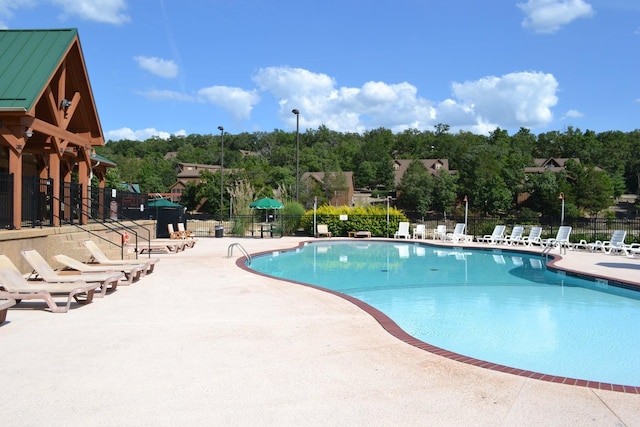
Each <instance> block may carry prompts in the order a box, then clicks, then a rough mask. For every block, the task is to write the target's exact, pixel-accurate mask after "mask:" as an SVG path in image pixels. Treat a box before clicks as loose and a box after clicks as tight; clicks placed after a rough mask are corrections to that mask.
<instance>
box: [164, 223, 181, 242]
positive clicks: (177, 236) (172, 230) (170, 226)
mask: <svg viewBox="0 0 640 427" xmlns="http://www.w3.org/2000/svg"><path fill="white" fill-rule="evenodd" d="M167 231H168V232H169V238H170V239H182V234H181V233H180V232H179V231H176V230H175V228H173V224H171V223H169V224H167Z"/></svg>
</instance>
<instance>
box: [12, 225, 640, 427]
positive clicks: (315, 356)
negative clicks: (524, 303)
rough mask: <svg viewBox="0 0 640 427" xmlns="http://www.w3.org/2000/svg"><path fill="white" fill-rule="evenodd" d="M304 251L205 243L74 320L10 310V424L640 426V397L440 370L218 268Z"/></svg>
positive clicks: (306, 296) (401, 346) (251, 242)
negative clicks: (276, 252) (245, 255)
mask: <svg viewBox="0 0 640 427" xmlns="http://www.w3.org/2000/svg"><path fill="white" fill-rule="evenodd" d="M306 240H310V238H293V237H285V238H281V239H238V238H226V237H225V238H200V239H198V242H197V244H196V245H195V247H194V248H192V249H188V250H186V251H183V252H178V253H175V254H161V255H157V256H158V257H160V258H161V261H160V262H159V263H158V264H157V265H156V268H155V272H154V273H153V274H151V275H149V276H147V277H145V278H144V279H143V280H141V281H140V282H139V283H135V284H133V285H131V286H128V287H119V288H118V290H117V291H116V292H114V293H113V294H111V295H108V296H106V297H105V298H103V299H99V300H97V301H95V302H94V303H92V304H90V305H88V306H77V307H76V308H72V310H70V311H69V313H67V314H52V313H49V312H46V311H44V310H42V309H41V307H42V305H41V304H36V303H29V302H25V303H23V304H20V305H19V306H18V308H13V309H10V310H9V313H8V316H7V321H8V322H7V323H5V324H4V325H3V326H1V327H0V343H1V345H0V358H1V360H2V364H1V366H0V377H1V378H2V384H3V390H4V393H3V404H2V411H1V412H2V418H1V419H2V423H3V425H6V426H24V425H69V426H75V425H77V426H80V425H83V426H84V425H88V424H94V425H120V426H126V425H136V426H139V425H160V426H169V425H189V424H191V425H205V424H206V425H212V424H220V425H221V424H225V425H323V426H325V425H394V426H395V425H465V426H467V425H476V426H477V425H492V426H494V425H554V426H575V425H597V426H607V425H611V426H619V425H626V426H633V425H640V395H639V394H631V393H622V392H614V391H607V390H596V389H593V388H587V387H579V386H569V385H563V384H556V383H552V382H547V381H540V380H535V379H530V378H525V377H520V376H515V375H510V374H506V373H501V372H497V371H492V370H489V369H484V368H480V367H475V366H471V365H468V364H465V363H460V362H456V361H453V360H449V359H446V358H444V357H440V356H437V355H434V354H432V353H429V352H426V351H423V350H420V349H418V348H416V347H413V346H411V345H409V344H407V343H405V342H402V341H400V340H398V339H397V338H395V337H393V336H391V335H390V334H389V333H387V332H386V331H385V330H384V329H383V328H382V327H381V326H380V325H379V324H378V322H377V321H376V320H375V319H373V318H372V317H371V316H370V315H369V314H367V313H365V312H364V311H362V310H361V309H360V308H358V307H356V306H355V305H353V304H352V303H350V302H348V301H346V300H344V299H342V298H339V297H337V296H335V295H332V294H329V293H326V292H322V291H318V290H315V289H311V288H307V287H304V286H299V285H296V284H292V283H288V282H283V281H279V280H274V279H271V278H267V277H264V276H260V275H257V274H252V273H249V272H247V271H245V270H243V269H240V268H238V267H237V266H236V260H237V258H239V257H241V256H242V254H241V252H240V251H239V250H235V251H234V253H233V257H231V258H227V250H228V247H229V245H231V244H232V243H240V244H241V245H242V246H243V247H244V248H245V249H246V250H247V251H248V252H249V253H256V252H261V251H267V250H272V249H284V248H291V247H295V246H297V245H298V244H299V243H300V242H302V241H306ZM427 243H435V242H433V241H427ZM438 243H440V242H438ZM476 245H479V244H476V243H473V244H469V245H468V246H476ZM479 246H484V247H486V245H479ZM236 249H237V248H236ZM537 251H538V252H539V251H540V249H539V248H538V249H537ZM555 254H557V252H556V253H555ZM155 256H156V255H154V257H155ZM555 266H556V267H558V268H563V269H567V270H571V271H576V272H584V273H588V274H593V275H596V276H598V277H602V278H606V277H608V278H618V279H623V280H626V281H628V282H635V283H638V284H639V285H640V259H629V258H625V257H623V256H610V255H604V254H602V253H589V252H585V251H568V252H567V254H566V255H563V258H562V259H561V260H559V261H556V262H555ZM636 326H637V325H630V327H636Z"/></svg>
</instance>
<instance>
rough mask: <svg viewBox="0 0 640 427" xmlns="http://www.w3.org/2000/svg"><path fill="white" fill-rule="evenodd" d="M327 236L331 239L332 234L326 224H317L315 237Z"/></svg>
mask: <svg viewBox="0 0 640 427" xmlns="http://www.w3.org/2000/svg"><path fill="white" fill-rule="evenodd" d="M321 236H327V237H329V238H331V237H333V234H331V232H330V231H329V226H328V225H327V224H318V225H317V226H316V237H321Z"/></svg>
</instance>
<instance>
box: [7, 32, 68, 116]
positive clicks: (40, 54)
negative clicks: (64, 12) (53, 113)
mask: <svg viewBox="0 0 640 427" xmlns="http://www.w3.org/2000/svg"><path fill="white" fill-rule="evenodd" d="M77 35H78V30H77V29H76V28H68V29H54V30H0V111H1V110H3V109H9V110H20V109H24V110H25V111H29V110H31V108H32V107H33V106H34V104H35V103H36V102H37V101H38V96H39V95H40V93H42V90H43V88H44V87H45V86H46V84H47V82H48V81H49V80H50V78H51V76H52V75H53V73H54V72H55V71H56V69H57V67H58V66H59V64H60V62H61V61H62V59H63V58H64V55H65V53H66V52H67V50H68V49H69V46H70V45H71V43H72V42H73V40H74V39H75V38H76V37H77Z"/></svg>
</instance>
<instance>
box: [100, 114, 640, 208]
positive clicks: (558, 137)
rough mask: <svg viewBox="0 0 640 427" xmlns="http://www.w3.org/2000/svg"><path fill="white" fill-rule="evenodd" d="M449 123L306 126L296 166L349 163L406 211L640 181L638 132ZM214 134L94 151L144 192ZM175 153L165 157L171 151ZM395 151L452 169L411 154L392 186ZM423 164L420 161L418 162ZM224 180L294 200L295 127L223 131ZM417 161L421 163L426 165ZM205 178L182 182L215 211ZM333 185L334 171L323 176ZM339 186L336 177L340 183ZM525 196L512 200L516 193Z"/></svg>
mask: <svg viewBox="0 0 640 427" xmlns="http://www.w3.org/2000/svg"><path fill="white" fill-rule="evenodd" d="M449 130H450V128H449V126H448V125H446V124H438V125H436V126H435V127H434V130H433V131H419V130H416V129H409V130H406V131H404V132H401V133H396V134H394V133H393V132H392V131H391V130H388V129H385V128H379V129H374V130H370V131H366V132H364V133H350V132H336V131H332V130H330V129H328V128H327V127H325V126H320V127H319V128H317V129H307V130H306V131H304V132H302V133H300V138H299V173H300V175H302V174H303V173H304V172H325V174H327V176H333V177H335V176H338V177H339V176H340V173H341V172H343V171H352V172H353V174H354V180H355V185H356V188H368V189H372V190H373V191H374V194H378V195H380V196H381V197H386V196H392V197H396V196H397V200H396V203H397V205H398V206H399V207H401V208H402V209H405V210H407V211H409V212H414V213H419V214H426V213H427V212H430V211H438V212H447V211H450V210H452V209H453V208H454V206H455V205H456V203H457V204H458V205H459V203H460V201H461V200H462V199H463V197H465V196H467V198H468V201H469V208H470V209H471V210H472V211H475V212H479V213H496V212H505V213H509V212H513V211H514V210H516V209H520V210H522V209H528V210H530V211H531V212H532V213H538V214H544V213H545V212H547V211H548V210H550V209H555V210H557V206H558V204H559V200H558V197H559V194H560V193H562V194H563V196H564V201H565V203H566V207H567V211H568V213H569V214H571V212H572V210H574V211H575V214H576V215H579V214H595V213H597V212H599V211H601V210H603V209H605V208H607V207H608V206H610V205H611V204H613V202H614V200H615V198H617V197H619V196H620V195H621V194H624V193H637V192H638V181H639V180H640V157H638V155H637V154H638V153H639V152H640V130H634V131H632V132H622V131H607V132H601V133H596V132H593V131H590V130H587V131H581V130H580V129H576V128H573V127H569V128H567V129H566V130H565V131H563V132H559V131H551V132H545V133H541V134H538V135H535V134H533V133H531V132H530V130H528V129H526V128H520V130H519V131H518V132H516V133H514V134H512V135H509V133H508V132H507V131H506V130H503V129H499V128H498V129H496V130H494V131H493V132H491V133H490V134H489V135H478V134H474V133H471V132H465V131H460V132H458V133H451V132H450V131H449ZM221 144H222V138H221V136H220V135H214V134H211V135H199V134H191V135H187V136H171V137H169V138H168V139H160V138H150V139H147V140H146V141H142V142H141V141H132V140H120V141H108V142H107V144H106V145H105V146H104V147H98V149H97V151H98V154H100V155H102V156H104V157H106V158H108V159H110V160H112V161H113V162H115V163H116V164H117V168H115V169H113V170H110V171H109V174H108V181H109V182H108V183H107V185H109V186H113V187H117V186H118V185H119V184H120V183H125V182H126V183H137V184H139V185H140V188H141V189H142V191H144V192H148V193H154V192H159V193H164V192H167V191H168V190H169V188H170V187H171V186H172V185H173V184H174V183H175V182H176V179H177V178H176V164H177V163H178V162H183V163H200V164H220V160H221V154H222V151H221V148H222V147H221ZM170 153H172V155H168V154H170ZM550 157H555V158H576V159H579V163H577V162H572V161H570V162H568V163H567V164H566V168H565V170H564V171H563V172H561V173H550V172H549V173H540V174H525V171H524V168H525V167H528V166H533V165H534V163H533V159H534V158H550ZM393 159H414V160H417V159H448V161H449V167H450V169H451V170H455V171H456V173H455V174H453V175H448V174H438V175H436V176H432V175H430V174H429V173H428V172H427V171H426V169H424V167H422V165H421V163H419V162H412V164H411V166H410V167H409V169H408V170H407V173H405V176H404V179H403V181H402V182H401V184H400V186H399V188H397V189H396V188H394V187H395V186H394V170H393V163H392V161H393ZM421 167H422V168H421ZM224 168H225V176H224V182H225V188H224V189H223V191H224V193H225V194H224V196H225V197H223V203H227V204H228V203H229V200H228V199H229V197H228V196H229V194H230V193H232V192H233V191H234V189H233V185H234V183H239V182H241V183H243V185H247V184H249V185H250V186H251V189H252V191H253V193H255V196H256V197H263V196H269V197H270V196H273V190H276V189H277V190H278V191H279V192H280V195H281V196H282V197H284V198H287V199H289V200H290V199H291V198H292V196H293V195H294V193H293V188H295V185H296V134H295V132H284V131H282V130H277V129H276V130H274V131H273V132H253V133H248V132H243V133H239V134H225V135H224ZM423 169H424V170H423ZM202 178H203V182H202V183H201V184H200V185H197V186H195V185H194V186H191V188H188V189H187V191H186V194H185V196H184V197H185V201H184V202H187V203H189V204H190V205H192V206H188V207H189V208H193V207H194V206H193V205H195V204H197V203H199V201H201V200H202V199H203V198H206V199H207V200H208V205H207V209H208V210H210V211H211V212H220V211H225V210H226V209H228V205H227V206H220V178H219V176H218V174H217V173H216V174H204V175H203V176H202ZM328 181H332V182H333V184H331V183H327V185H337V184H336V182H341V181H342V180H340V179H333V180H328ZM342 185H343V184H342ZM324 190H325V191H324V192H318V191H317V188H315V189H314V188H310V187H309V186H308V185H304V183H302V182H301V181H299V202H300V203H301V204H302V205H303V206H304V207H306V208H308V207H310V206H311V204H312V203H313V200H314V197H317V198H318V200H319V202H320V203H321V204H322V203H326V201H327V200H328V198H329V197H330V193H331V191H329V190H330V189H328V188H325V189H324ZM522 194H527V195H528V196H529V197H528V199H527V200H526V202H524V203H518V202H519V200H518V197H519V195H522Z"/></svg>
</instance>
